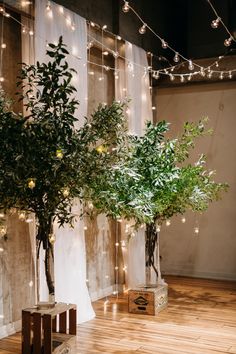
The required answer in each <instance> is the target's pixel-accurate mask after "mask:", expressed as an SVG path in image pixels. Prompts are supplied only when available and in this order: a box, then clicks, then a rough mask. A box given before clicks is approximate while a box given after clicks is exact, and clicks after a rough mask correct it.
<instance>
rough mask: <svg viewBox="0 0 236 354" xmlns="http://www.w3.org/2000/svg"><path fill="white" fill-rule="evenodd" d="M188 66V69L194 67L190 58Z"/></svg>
mask: <svg viewBox="0 0 236 354" xmlns="http://www.w3.org/2000/svg"><path fill="white" fill-rule="evenodd" d="M188 68H189V70H193V69H194V65H193V62H192V60H189V61H188Z"/></svg>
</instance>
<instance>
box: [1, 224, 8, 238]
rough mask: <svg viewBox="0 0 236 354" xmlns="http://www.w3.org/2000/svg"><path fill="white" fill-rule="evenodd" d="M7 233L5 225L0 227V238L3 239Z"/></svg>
mask: <svg viewBox="0 0 236 354" xmlns="http://www.w3.org/2000/svg"><path fill="white" fill-rule="evenodd" d="M6 233H7V227H6V226H5V225H1V226H0V237H4V236H5V235H6Z"/></svg>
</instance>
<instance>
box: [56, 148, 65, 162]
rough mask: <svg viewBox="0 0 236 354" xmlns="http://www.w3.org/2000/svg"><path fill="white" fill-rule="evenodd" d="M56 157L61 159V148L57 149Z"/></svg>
mask: <svg viewBox="0 0 236 354" xmlns="http://www.w3.org/2000/svg"><path fill="white" fill-rule="evenodd" d="M56 157H57V158H58V159H59V160H61V159H62V158H63V151H62V150H61V149H58V150H57V151H56Z"/></svg>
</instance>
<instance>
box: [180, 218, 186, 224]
mask: <svg viewBox="0 0 236 354" xmlns="http://www.w3.org/2000/svg"><path fill="white" fill-rule="evenodd" d="M181 222H182V223H183V224H184V223H185V222H186V218H185V217H184V216H182V218H181Z"/></svg>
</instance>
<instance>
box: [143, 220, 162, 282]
mask: <svg viewBox="0 0 236 354" xmlns="http://www.w3.org/2000/svg"><path fill="white" fill-rule="evenodd" d="M158 242H159V232H158V231H157V228H156V223H151V224H147V225H146V241H145V265H146V285H151V283H152V279H151V278H152V277H151V273H152V269H153V270H154V272H155V274H156V277H157V278H158V280H159V279H160V267H159V248H158ZM158 269H159V271H158ZM155 283H156V281H155Z"/></svg>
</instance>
